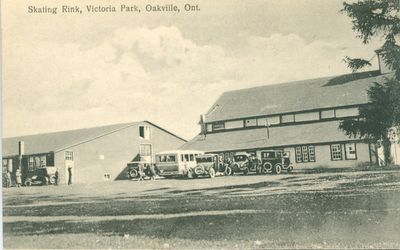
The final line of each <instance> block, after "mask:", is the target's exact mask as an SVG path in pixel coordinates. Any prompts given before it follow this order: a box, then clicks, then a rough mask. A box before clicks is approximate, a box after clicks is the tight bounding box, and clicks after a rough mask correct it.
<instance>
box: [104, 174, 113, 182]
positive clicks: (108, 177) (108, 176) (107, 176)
mask: <svg viewBox="0 0 400 250" xmlns="http://www.w3.org/2000/svg"><path fill="white" fill-rule="evenodd" d="M103 179H104V180H105V181H109V180H111V175H110V174H104V175H103Z"/></svg>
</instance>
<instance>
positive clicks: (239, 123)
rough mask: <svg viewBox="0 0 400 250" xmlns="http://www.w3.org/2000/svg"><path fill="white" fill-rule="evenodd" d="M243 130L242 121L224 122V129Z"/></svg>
mask: <svg viewBox="0 0 400 250" xmlns="http://www.w3.org/2000/svg"><path fill="white" fill-rule="evenodd" d="M234 128H243V120H237V121H228V122H225V129H234Z"/></svg>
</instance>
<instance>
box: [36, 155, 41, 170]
mask: <svg viewBox="0 0 400 250" xmlns="http://www.w3.org/2000/svg"><path fill="white" fill-rule="evenodd" d="M39 167H40V157H39V156H35V168H39Z"/></svg>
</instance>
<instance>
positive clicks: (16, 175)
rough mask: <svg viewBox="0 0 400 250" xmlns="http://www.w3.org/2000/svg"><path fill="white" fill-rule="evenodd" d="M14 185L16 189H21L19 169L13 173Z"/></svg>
mask: <svg viewBox="0 0 400 250" xmlns="http://www.w3.org/2000/svg"><path fill="white" fill-rule="evenodd" d="M15 183H16V185H17V187H21V184H22V173H21V169H19V168H18V169H17V171H16V172H15Z"/></svg>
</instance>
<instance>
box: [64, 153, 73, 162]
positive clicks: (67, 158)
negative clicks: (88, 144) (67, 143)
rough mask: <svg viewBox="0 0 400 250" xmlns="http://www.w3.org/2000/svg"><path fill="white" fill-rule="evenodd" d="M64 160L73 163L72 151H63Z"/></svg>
mask: <svg viewBox="0 0 400 250" xmlns="http://www.w3.org/2000/svg"><path fill="white" fill-rule="evenodd" d="M65 160H67V161H73V160H74V152H72V151H65Z"/></svg>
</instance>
